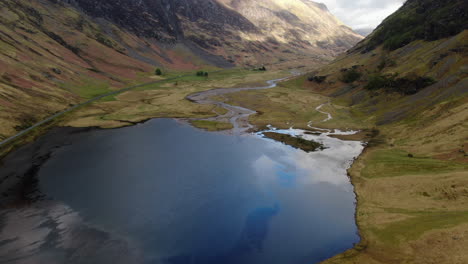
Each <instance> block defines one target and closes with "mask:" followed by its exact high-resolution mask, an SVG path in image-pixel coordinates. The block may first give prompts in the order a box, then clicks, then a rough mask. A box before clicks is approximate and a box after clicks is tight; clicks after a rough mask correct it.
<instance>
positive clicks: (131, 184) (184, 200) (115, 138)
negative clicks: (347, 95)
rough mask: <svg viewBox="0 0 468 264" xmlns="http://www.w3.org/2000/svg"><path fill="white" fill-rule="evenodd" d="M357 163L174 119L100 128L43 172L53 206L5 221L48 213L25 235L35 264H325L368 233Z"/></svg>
mask: <svg viewBox="0 0 468 264" xmlns="http://www.w3.org/2000/svg"><path fill="white" fill-rule="evenodd" d="M329 151H332V150H329ZM327 155H329V157H328V156H327ZM350 158H352V157H343V158H337V156H336V155H333V153H332V152H329V153H328V154H327V152H326V151H324V152H323V153H310V154H307V153H305V152H303V151H300V150H296V149H293V148H291V147H288V146H285V145H283V144H281V143H277V142H274V141H271V140H267V139H262V138H260V137H258V136H253V135H249V136H237V137H235V136H229V135H223V134H218V133H209V132H204V131H200V130H197V129H195V128H192V127H190V126H188V125H185V124H181V123H178V122H177V121H174V120H169V119H159V120H152V121H149V122H147V123H145V124H141V125H138V126H135V127H129V128H123V129H117V130H101V131H92V132H89V133H85V134H83V135H81V136H80V139H79V140H78V142H77V143H74V144H73V145H70V146H65V147H62V148H60V149H59V150H57V151H56V152H55V153H54V154H53V156H52V157H51V159H50V160H49V161H48V162H47V163H46V164H45V165H44V166H43V168H42V169H41V170H40V173H39V179H40V182H39V183H40V189H41V191H43V192H44V193H45V194H47V196H48V197H49V198H51V199H52V200H53V202H44V204H42V205H37V206H36V208H34V210H33V209H29V210H32V211H24V212H23V214H24V217H18V216H15V217H16V218H15V217H13V216H8V215H6V216H3V219H6V220H4V221H3V222H4V223H8V222H10V223H17V221H16V220H15V219H23V220H24V219H26V218H27V217H29V218H30V219H31V221H37V219H40V221H39V222H40V223H41V224H37V225H36V226H34V227H29V229H28V228H25V226H27V224H24V225H21V228H22V230H29V231H24V232H25V233H24V234H23V235H21V234H19V235H17V236H18V237H20V238H21V237H22V239H26V240H27V239H28V236H29V237H35V239H32V240H31V241H33V242H34V243H36V246H30V249H28V250H29V251H24V252H22V254H24V256H26V255H27V256H28V257H24V256H23V259H26V260H35V262H34V263H110V262H112V263H173V264H179V263H180V264H186V263H187V264H188V263H197V264H198V263H200V264H209V263H236V264H237V263H239V264H240V263H242V264H249V263H255V264H262V263H269V264H274V263H287V264H300V263H307V264H311V263H317V262H319V261H321V260H323V259H325V258H328V257H331V256H333V255H335V254H337V253H340V252H342V251H344V250H346V249H348V248H350V247H352V246H353V243H355V242H357V241H358V240H359V237H358V236H357V234H356V232H357V230H356V226H355V221H354V212H355V207H354V201H355V197H354V194H353V192H352V186H351V185H350V183H349V181H348V179H347V177H346V175H345V174H344V170H345V168H346V164H348V163H349V159H350ZM34 218H37V219H36V220H33V219H34ZM21 232H22V231H21ZM28 232H29V233H28ZM24 237H26V238H24ZM31 241H30V242H31ZM11 247H14V246H11ZM5 252H9V253H8V254H9V255H8V256H9V259H14V258H13V256H14V254H17V255H18V256H19V255H21V254H20V253H18V252H17V253H12V252H13V251H8V250H6V251H5V250H3V253H4V254H5V255H6V253H5ZM1 254H2V250H1V247H0V256H1ZM51 260H53V261H51ZM0 262H1V261H0ZM18 263H20V262H18ZM21 263H22V262H21ZM24 263H26V262H24Z"/></svg>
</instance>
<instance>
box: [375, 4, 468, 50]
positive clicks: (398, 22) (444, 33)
mask: <svg viewBox="0 0 468 264" xmlns="http://www.w3.org/2000/svg"><path fill="white" fill-rule="evenodd" d="M454 10H464V0H452V1H442V2H441V1H439V0H426V1H408V2H407V3H406V4H405V5H404V6H403V7H402V8H401V9H400V10H398V11H397V12H395V13H394V14H392V15H391V16H389V17H388V18H387V19H385V20H384V22H383V23H382V25H381V26H379V27H378V28H377V30H376V31H375V33H373V34H372V35H371V37H370V40H369V41H368V43H367V44H366V46H367V47H366V48H367V50H372V49H374V48H376V47H377V46H379V45H381V44H383V46H384V48H385V49H387V50H395V49H398V48H401V47H403V46H405V45H407V44H409V43H411V42H412V41H415V40H418V39H422V40H427V41H432V40H438V39H441V38H445V37H449V36H453V35H456V34H458V33H460V32H461V31H463V30H464V29H466V28H467V25H468V17H467V16H466V15H465V13H464V12H454Z"/></svg>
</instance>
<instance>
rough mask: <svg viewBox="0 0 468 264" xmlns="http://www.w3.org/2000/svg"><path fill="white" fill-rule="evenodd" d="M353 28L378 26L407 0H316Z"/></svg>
mask: <svg viewBox="0 0 468 264" xmlns="http://www.w3.org/2000/svg"><path fill="white" fill-rule="evenodd" d="M315 1H316V2H321V3H324V4H326V5H327V7H328V9H329V10H330V12H332V13H333V14H334V15H335V16H337V17H338V18H339V19H340V20H341V21H342V22H343V23H345V24H346V25H348V26H350V27H351V28H353V29H367V28H376V27H377V26H378V25H379V24H380V22H382V20H384V19H385V18H386V17H387V16H389V15H390V14H392V13H393V12H395V11H396V10H397V9H398V8H400V7H401V5H402V4H403V3H404V2H405V0H315Z"/></svg>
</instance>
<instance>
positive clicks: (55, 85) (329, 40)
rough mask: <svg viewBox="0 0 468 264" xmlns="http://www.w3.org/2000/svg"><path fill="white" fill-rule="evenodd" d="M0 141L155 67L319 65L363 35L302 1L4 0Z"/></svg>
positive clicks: (0, 7)
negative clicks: (284, 62)
mask: <svg viewBox="0 0 468 264" xmlns="http://www.w3.org/2000/svg"><path fill="white" fill-rule="evenodd" d="M0 14H1V17H2V19H1V20H0V66H1V67H0V108H1V109H2V111H1V112H0V121H1V122H2V126H1V128H0V139H2V138H5V137H7V136H9V135H12V134H14V133H16V132H17V131H20V130H22V129H24V128H26V127H29V126H30V125H31V124H33V123H35V122H37V121H39V120H42V119H43V118H44V117H46V116H50V115H52V114H53V113H55V112H57V111H60V110H62V109H64V108H66V107H68V106H69V105H71V104H76V103H78V102H81V101H83V100H85V99H88V98H91V97H94V96H96V95H99V94H102V93H104V92H108V91H111V90H113V89H116V88H120V87H124V86H127V85H129V84H134V83H141V82H144V81H149V80H152V79H151V78H153V77H152V75H153V72H154V69H155V68H156V67H161V68H164V69H166V71H167V70H171V71H184V70H185V71H187V70H194V69H199V68H202V67H207V66H210V65H211V66H216V67H223V68H225V67H232V66H234V65H239V66H248V67H253V66H258V65H262V64H268V63H278V62H282V61H292V60H302V61H304V60H307V61H308V63H310V62H314V63H323V62H326V61H329V60H331V59H332V58H333V57H334V56H336V55H337V54H339V53H341V52H343V51H345V50H347V49H348V48H350V47H351V46H352V45H353V44H355V43H356V42H358V41H359V40H361V37H360V36H359V35H357V34H356V33H354V32H353V31H352V30H351V29H349V28H348V27H346V26H344V25H343V24H342V23H341V22H339V21H338V20H337V19H336V18H335V17H333V15H331V14H330V13H329V12H328V10H327V9H326V7H325V6H323V5H321V4H316V3H314V2H311V1H306V0H291V1H284V0H262V1H253V0H236V1H226V0H203V1H201V0H99V1H98V0H32V1H25V0H4V1H1V2H0Z"/></svg>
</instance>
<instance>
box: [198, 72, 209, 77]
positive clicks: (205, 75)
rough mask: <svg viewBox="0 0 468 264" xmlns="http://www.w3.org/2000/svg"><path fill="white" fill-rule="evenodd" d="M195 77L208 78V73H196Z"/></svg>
mask: <svg viewBox="0 0 468 264" xmlns="http://www.w3.org/2000/svg"><path fill="white" fill-rule="evenodd" d="M197 76H202V77H208V73H207V72H205V71H197Z"/></svg>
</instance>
